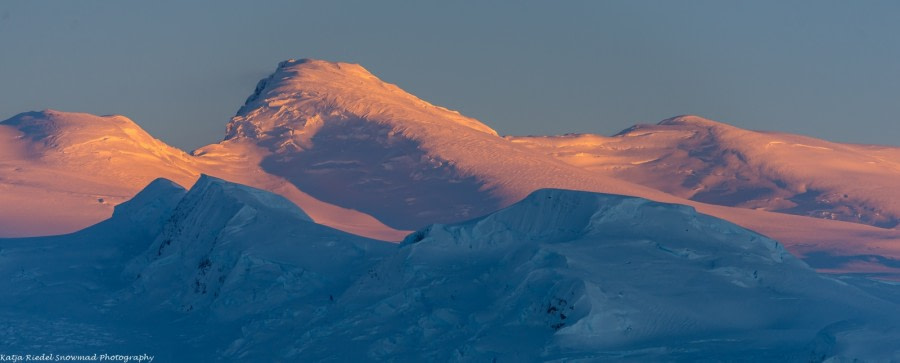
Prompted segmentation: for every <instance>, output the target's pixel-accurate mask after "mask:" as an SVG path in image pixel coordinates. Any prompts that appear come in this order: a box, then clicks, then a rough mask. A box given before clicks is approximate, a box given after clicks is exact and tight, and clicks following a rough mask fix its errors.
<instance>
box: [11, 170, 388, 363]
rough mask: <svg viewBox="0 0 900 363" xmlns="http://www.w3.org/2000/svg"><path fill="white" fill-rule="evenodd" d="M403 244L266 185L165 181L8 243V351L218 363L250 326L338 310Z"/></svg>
mask: <svg viewBox="0 0 900 363" xmlns="http://www.w3.org/2000/svg"><path fill="white" fill-rule="evenodd" d="M396 247H397V246H396V245H395V244H391V243H387V242H380V241H374V240H369V239H365V238H362V237H357V236H353V235H350V234H346V233H344V232H341V231H338V230H335V229H332V228H329V227H325V226H321V225H318V224H315V223H313V222H311V221H310V219H309V217H308V216H307V215H306V214H305V213H304V212H303V211H302V210H300V209H299V208H297V207H296V206H295V205H294V204H293V203H291V202H290V201H288V200H286V199H284V198H283V197H280V196H278V195H275V194H271V193H269V192H265V191H262V190H258V189H254V188H250V187H245V186H241V185H237V184H232V183H228V182H225V181H223V180H220V179H216V178H213V177H208V176H201V177H200V179H199V180H198V181H197V183H196V184H195V185H194V187H193V188H191V190H190V191H188V192H187V193H185V192H184V190H183V189H182V188H180V187H178V186H176V185H174V184H173V183H172V182H169V181H165V180H157V181H154V182H153V183H151V185H150V186H148V187H147V188H146V189H145V190H144V191H143V192H141V193H139V194H138V195H137V196H136V197H135V198H134V199H133V200H132V201H130V202H128V203H124V204H122V205H120V206H119V207H117V208H116V212H115V214H114V215H113V217H112V218H111V219H109V220H107V221H104V222H102V223H100V224H98V225H96V226H93V227H91V228H88V229H85V230H83V231H80V232H78V233H75V234H71V235H65V236H55V237H39V238H31V239H7V240H0V269H2V270H3V271H6V272H5V273H4V274H3V276H8V279H4V280H2V281H0V288H2V289H3V291H4V292H5V294H6V295H5V298H4V299H3V301H2V302H0V307H2V310H0V320H2V321H3V325H4V326H8V327H10V326H11V327H12V328H10V329H5V330H4V332H2V333H0V334H2V338H3V339H0V341H2V343H0V349H2V350H3V351H4V352H12V351H17V352H22V353H26V352H28V351H33V350H34V349H37V348H42V347H43V348H46V346H44V345H43V344H47V343H46V342H51V341H52V342H53V343H52V344H53V345H52V348H53V350H54V351H57V352H60V354H69V353H92V352H97V351H106V350H108V349H110V348H116V349H122V350H123V351H129V352H150V353H151V354H158V355H159V356H158V358H160V359H162V360H209V359H210V357H211V356H212V355H215V354H219V353H221V350H222V349H224V348H226V347H227V346H228V344H230V343H231V342H232V341H234V340H236V339H238V338H239V336H240V331H241V329H247V328H248V327H249V326H251V325H252V324H260V323H264V322H265V321H266V320H267V319H283V316H282V315H283V314H287V315H289V316H292V317H296V318H298V319H299V318H302V317H303V316H308V315H309V314H312V313H313V312H314V311H315V310H316V309H317V308H319V307H321V306H323V305H327V304H329V303H330V302H331V300H332V299H333V298H330V296H333V295H337V294H339V293H341V292H342V291H343V289H344V288H346V286H347V285H348V284H350V283H351V282H352V281H353V280H354V279H355V278H356V277H358V276H359V275H361V274H362V273H363V272H364V271H365V268H366V267H367V266H369V265H370V264H371V263H372V261H373V259H374V258H378V257H381V256H384V255H386V254H387V253H390V252H391V251H393V250H395V249H396ZM60 301H66V303H65V304H60V303H59V302H60ZM304 314H305V315H304ZM60 321H61V322H62V323H59V322H60ZM10 334H11V335H10ZM195 349H196V351H195ZM62 352H66V353H62ZM4 354H7V353H4Z"/></svg>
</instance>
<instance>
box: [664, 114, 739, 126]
mask: <svg viewBox="0 0 900 363" xmlns="http://www.w3.org/2000/svg"><path fill="white" fill-rule="evenodd" d="M658 125H691V126H703V127H719V126H728V125H727V124H724V123H721V122H718V121H713V120H710V119H707V118H703V117H700V116H697V115H680V116H675V117H670V118H667V119H665V120H662V121H660V122H659V123H658Z"/></svg>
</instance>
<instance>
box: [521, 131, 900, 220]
mask: <svg viewBox="0 0 900 363" xmlns="http://www.w3.org/2000/svg"><path fill="white" fill-rule="evenodd" d="M508 139H510V140H512V141H514V142H516V143H519V144H523V145H528V146H531V147H533V148H535V149H538V150H543V151H544V152H545V153H547V154H549V155H552V156H555V157H557V158H559V159H560V160H563V161H566V162H568V163H570V164H573V165H576V166H579V167H582V168H584V169H587V170H591V171H595V172H597V173H598V174H601V175H607V176H613V177H616V178H621V179H625V180H629V181H633V182H636V183H640V184H643V185H647V186H650V187H653V188H656V189H659V190H662V191H665V192H667V193H671V194H674V195H677V196H680V197H684V198H689V199H691V200H695V201H699V202H704V203H710V204H719V205H727V206H736V207H742V208H754V209H765V210H771V211H778V212H783V213H791V214H799V215H808V216H813V217H818V218H826V219H838V220H844V221H850V222H855V223H864V224H870V225H875V226H880V227H888V228H890V227H894V226H897V224H898V223H900V193H897V190H896V189H897V185H898V182H897V181H898V180H900V148H896V147H885V146H873V145H849V144H839V143H833V142H828V141H823V140H817V139H814V138H810V137H805V136H799V135H791V134H783V133H773V132H756V131H748V130H742V129H739V128H736V127H732V126H729V125H726V124H722V123H718V122H715V121H710V120H706V119H703V118H700V117H697V116H679V117H675V118H671V119H667V120H664V121H662V122H660V123H659V124H658V125H638V126H634V127H632V128H629V129H628V130H625V131H622V132H621V133H619V134H617V135H615V136H614V137H604V136H598V135H566V136H554V137H509V138H508Z"/></svg>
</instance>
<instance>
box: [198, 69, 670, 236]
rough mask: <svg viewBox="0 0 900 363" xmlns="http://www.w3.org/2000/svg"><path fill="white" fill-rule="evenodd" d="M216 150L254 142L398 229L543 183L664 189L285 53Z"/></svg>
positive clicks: (308, 184)
mask: <svg viewBox="0 0 900 363" xmlns="http://www.w3.org/2000/svg"><path fill="white" fill-rule="evenodd" d="M212 148H213V149H217V150H218V149H224V150H225V151H224V152H223V153H225V154H231V153H230V152H228V150H231V149H232V148H237V149H239V150H248V149H251V148H255V150H256V152H257V153H260V154H261V155H262V158H261V162H260V166H261V167H262V168H263V169H264V170H265V171H267V172H268V173H270V174H274V175H277V176H280V177H284V178H285V179H287V180H289V181H290V182H291V183H293V184H294V185H296V186H297V187H298V188H299V189H300V190H303V191H304V192H306V193H309V194H310V195H312V196H314V197H316V198H318V199H320V200H323V201H325V202H328V203H332V204H336V205H339V206H343V207H347V208H352V209H357V210H360V211H362V212H365V213H367V214H370V215H372V216H375V217H376V218H378V219H379V220H381V221H383V222H384V223H385V224H387V225H388V226H391V227H394V228H399V229H415V228H419V227H421V226H423V225H426V224H429V223H434V222H453V221H460V220H465V219H469V218H473V217H477V216H480V215H483V214H485V213H488V212H491V211H494V210H496V209H498V208H500V207H502V206H505V205H509V204H510V203H513V202H515V201H517V200H519V199H521V198H522V197H524V196H525V195H527V194H528V193H530V192H531V191H533V190H535V189H538V188H542V187H551V186H552V187H567V188H572V189H584V190H603V191H608V192H615V193H625V194H643V195H652V196H657V197H662V196H663V195H664V194H663V193H658V192H656V191H654V190H652V189H651V188H646V187H642V186H638V185H634V184H632V183H629V182H622V181H619V180H616V179H612V178H606V177H602V176H597V175H593V174H589V173H584V172H582V171H581V170H579V169H578V168H574V167H572V166H570V165H568V164H566V163H563V162H560V161H558V160H556V159H554V158H549V157H547V156H545V155H543V154H541V153H538V152H534V151H532V150H528V149H527V148H524V147H520V146H518V145H515V144H513V143H511V142H508V141H506V140H504V139H503V138H501V137H499V136H498V135H497V133H496V132H494V131H493V130H491V129H490V128H489V127H487V126H485V125H484V124H482V123H480V122H478V121H477V120H474V119H471V118H468V117H465V116H462V115H460V114H459V113H457V112H454V111H450V110H447V109H445V108H442V107H438V106H434V105H431V104H429V103H428V102H425V101H423V100H420V99H418V98H416V97H415V96H413V95H411V94H409V93H406V92H404V91H403V90H401V89H400V88H398V87H397V86H394V85H392V84H388V83H386V82H383V81H381V80H380V79H378V78H377V77H375V76H374V75H372V74H371V73H369V72H368V71H367V70H365V69H364V68H363V67H361V66H359V65H355V64H347V63H332V62H325V61H319V60H299V61H295V60H291V61H286V62H282V63H281V64H280V65H279V66H278V69H277V70H276V72H275V73H274V74H272V75H271V76H270V77H268V78H266V79H263V80H262V81H260V83H259V85H258V86H257V88H256V91H255V92H254V93H253V95H251V96H250V98H249V99H248V100H247V102H246V104H245V105H244V106H243V107H241V109H240V110H239V111H238V114H237V116H235V117H234V118H233V119H232V121H231V123H229V125H228V133H227V136H226V140H225V141H224V142H222V143H221V144H219V145H215V146H213V147H212ZM195 154H196V155H198V156H200V157H201V158H202V157H208V153H207V148H201V149H199V150H197V151H196V152H195Z"/></svg>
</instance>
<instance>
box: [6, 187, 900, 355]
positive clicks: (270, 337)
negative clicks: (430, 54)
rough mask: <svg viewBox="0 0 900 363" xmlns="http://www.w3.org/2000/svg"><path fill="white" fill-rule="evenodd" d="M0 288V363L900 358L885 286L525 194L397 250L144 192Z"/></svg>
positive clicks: (252, 205)
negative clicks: (83, 362) (120, 357)
mask: <svg viewBox="0 0 900 363" xmlns="http://www.w3.org/2000/svg"><path fill="white" fill-rule="evenodd" d="M154 225H155V226H158V227H157V228H150V227H152V226H154ZM115 229H118V230H120V231H122V232H123V233H119V234H116V233H112V232H110V231H111V230H115ZM136 230H141V231H144V232H142V233H134V232H133V231H136ZM140 247H143V248H140ZM110 251H116V252H115V253H105V252H110ZM101 265H102V267H101V268H99V269H98V268H96V266H101ZM0 268H2V269H4V270H5V271H6V273H4V276H9V278H8V279H3V280H0V284H2V285H0V288H3V291H4V292H5V293H7V295H6V297H5V299H3V301H2V302H0V323H2V324H3V325H4V326H7V327H10V329H4V330H3V332H0V334H4V339H0V349H2V350H3V351H4V352H7V353H13V354H14V353H17V352H25V351H28V350H33V349H45V350H46V349H49V348H51V346H49V345H48V344H47V343H46V342H52V348H53V350H54V351H58V352H60V353H63V354H67V353H79V352H94V351H98V350H109V349H111V348H115V349H117V350H123V351H126V352H142V353H149V354H154V355H156V356H157V359H159V360H182V361H189V360H197V359H201V360H212V359H224V360H235V361H248V360H252V361H370V360H393V361H489V360H490V361H493V360H496V361H536V360H541V361H563V360H566V361H568V360H588V361H595V360H608V359H618V360H632V361H648V360H649V361H659V360H698V359H699V360H716V361H729V360H755V361H766V360H769V361H771V360H778V361H823V360H826V359H838V360H839V359H848V360H849V359H864V360H870V361H887V360H896V359H900V350H898V348H897V346H896V344H894V342H896V340H897V339H898V338H900V336H898V334H900V331H898V327H900V316H898V315H897V314H896V313H895V312H896V311H898V310H897V308H898V306H897V303H898V302H900V301H898V300H896V297H897V296H898V290H897V286H894V285H886V284H878V285H871V281H869V283H870V284H867V285H865V286H864V288H858V287H856V286H854V285H850V284H847V283H844V282H841V281H839V280H836V279H834V278H830V277H825V276H823V275H819V274H817V273H816V272H814V271H813V270H811V269H809V268H808V267H807V266H806V265H805V264H804V263H803V262H801V261H800V260H798V259H796V258H795V257H793V256H792V255H790V254H789V253H787V252H786V251H785V250H784V249H783V248H782V246H781V245H780V244H778V243H777V242H775V241H773V240H771V239H768V238H766V237H764V236H762V235H759V234H757V233H754V232H751V231H748V230H746V229H744V228H741V227H739V226H736V225H734V224H732V223H729V222H726V221H723V220H720V219H717V218H714V217H710V216H706V215H702V214H698V213H696V212H695V211H694V210H693V209H692V208H690V207H686V206H681V205H671V204H662V203H657V202H651V201H648V200H645V199H640V198H632V197H623V196H617V195H605V194H595V193H587V192H577V191H566V190H539V191H536V192H534V193H532V194H531V195H529V196H528V197H527V198H526V199H524V200H523V201H521V202H519V203H516V204H514V205H512V206H510V207H508V208H505V209H503V210H500V211H498V212H495V213H492V214H490V215H487V216H484V217H482V218H478V219H474V220H471V221H468V222H464V223H459V224H453V225H433V226H431V227H428V228H425V229H422V230H420V231H418V232H416V233H413V234H411V235H410V236H409V237H407V239H406V240H405V241H404V243H402V244H401V245H399V246H398V245H395V244H389V243H383V242H378V241H373V240H368V239H365V238H361V237H356V236H352V235H348V234H346V233H343V232H340V231H337V230H334V229H331V228H328V227H325V226H321V225H317V224H314V223H312V222H310V221H309V218H308V217H307V216H306V215H305V213H303V211H302V210H300V209H298V208H296V207H295V206H294V205H293V204H292V203H290V202H289V201H287V200H286V199H284V198H282V197H279V196H276V195H274V194H271V193H268V192H265V191H261V190H257V189H253V188H248V187H245V186H241V185H236V184H233V183H229V182H225V181H223V180H220V179H216V178H212V177H207V176H202V177H201V178H200V180H199V181H198V182H197V183H196V185H195V186H194V187H193V188H191V190H190V191H188V192H187V193H185V192H184V190H183V189H181V188H179V187H177V186H176V185H174V184H173V183H171V182H167V181H163V180H159V181H155V182H154V183H153V184H151V186H150V187H148V188H147V189H146V190H145V191H144V192H142V193H141V194H139V195H138V197H136V198H135V200H133V201H132V202H129V203H128V204H123V205H122V206H121V207H119V208H117V210H116V214H115V216H114V217H113V218H112V219H110V220H108V221H106V222H103V223H101V224H99V225H97V226H95V227H92V228H90V229H87V230H84V231H82V232H79V233H76V234H73V235H68V236H58V237H49V238H46V237H45V238H34V239H19V240H0ZM62 298H65V299H66V300H65V301H66V303H65V304H58V303H56V302H57V301H61V300H60V299H62Z"/></svg>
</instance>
